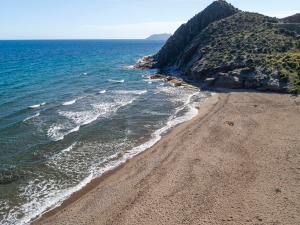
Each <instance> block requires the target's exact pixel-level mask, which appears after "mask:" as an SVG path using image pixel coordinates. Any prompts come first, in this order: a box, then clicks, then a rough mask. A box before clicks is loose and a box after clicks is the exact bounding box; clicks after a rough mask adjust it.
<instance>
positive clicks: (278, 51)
mask: <svg viewBox="0 0 300 225" xmlns="http://www.w3.org/2000/svg"><path fill="white" fill-rule="evenodd" d="M298 17H299V14H296V15H295V16H292V17H287V19H277V18H272V17H267V16H264V15H260V14H257V13H249V12H242V11H240V10H238V9H236V8H234V7H233V6H232V5H231V4H229V3H227V2H226V1H215V2H213V3H212V4H211V5H210V6H208V7H207V8H206V9H204V10H203V11H202V12H200V13H199V14H197V15H196V16H195V17H193V18H192V19H190V20H189V21H188V22H187V23H186V24H183V25H182V26H180V27H179V28H178V30H177V31H176V32H175V33H174V35H172V36H171V37H170V38H169V39H168V41H167V42H166V44H165V45H164V46H163V47H162V49H161V50H160V51H159V52H158V53H157V54H155V55H150V56H145V57H143V58H142V59H141V60H139V61H138V63H137V64H136V65H135V68H136V69H149V68H151V69H158V74H164V75H166V76H174V72H175V74H176V76H175V77H179V78H176V79H175V78H174V80H179V81H180V80H184V82H186V83H190V84H193V83H195V82H196V83H197V84H198V85H200V86H201V87H207V88H211V87H221V88H229V89H254V90H259V91H272V92H285V93H286V92H294V93H299V92H300V63H299V62H300V21H298ZM291 18H292V19H291Z"/></svg>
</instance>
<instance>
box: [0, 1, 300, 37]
mask: <svg viewBox="0 0 300 225" xmlns="http://www.w3.org/2000/svg"><path fill="white" fill-rule="evenodd" d="M212 2H213V1H212V0H151V1H150V0H0V39H2V40H3V39H111V38H113V39H119V38H124V39H131V38H132V39H135V38H146V37H147V36H149V35H151V34H154V33H173V32H174V31H175V30H176V29H177V28H178V27H179V25H180V24H182V23H184V22H186V21H187V20H188V19H190V18H191V17H192V16H194V15H195V14H197V13H198V12H200V11H202V10H203V9H204V8H205V7H206V6H208V5H209V4H210V3H212ZM228 2H230V3H231V4H233V5H234V6H235V7H237V8H239V9H241V10H244V11H254V12H259V13H263V14H266V15H271V16H277V17H285V16H288V15H292V14H295V13H297V12H298V13H300V0H228Z"/></svg>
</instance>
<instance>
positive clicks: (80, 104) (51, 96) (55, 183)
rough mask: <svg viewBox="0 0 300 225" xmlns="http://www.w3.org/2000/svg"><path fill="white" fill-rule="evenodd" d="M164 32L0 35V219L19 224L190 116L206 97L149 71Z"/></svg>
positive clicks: (194, 113)
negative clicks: (145, 36)
mask: <svg viewBox="0 0 300 225" xmlns="http://www.w3.org/2000/svg"><path fill="white" fill-rule="evenodd" d="M163 45H164V42H163V41H146V40H32V41H29V40H27V41H0V224H2V225H7V224H28V223H29V222H30V221H31V220H32V219H34V218H37V217H38V216H40V215H41V214H42V213H43V212H46V211H48V210H50V209H53V208H54V207H57V206H59V205H60V204H61V203H62V202H63V201H64V200H65V199H67V198H68V197H69V196H70V195H71V194H72V193H74V192H76V191H78V190H80V189H81V188H83V187H84V186H85V185H87V184H88V183H89V182H90V181H91V180H93V179H95V178H97V177H99V176H101V175H102V174H103V173H105V172H106V171H109V170H111V169H113V168H115V167H117V166H118V165H120V164H122V163H124V162H125V161H127V160H128V159H130V158H132V157H133V156H135V155H137V154H138V153H140V152H142V151H144V150H146V149H147V148H149V147H151V146H152V145H154V144H155V143H156V142H157V141H159V140H160V139H161V138H162V137H163V136H164V135H165V134H166V133H167V132H169V131H170V129H172V128H173V127H174V126H176V125H178V124H180V123H182V122H184V121H187V120H189V119H191V118H193V117H195V116H196V115H197V113H198V109H197V107H198V106H199V103H201V102H203V101H204V100H205V99H206V98H208V97H210V96H211V93H209V92H201V91H199V90H198V89H185V88H180V87H173V86H172V85H170V84H168V83H165V82H164V81H162V80H151V79H149V74H153V73H155V72H156V71H155V70H137V69H134V67H133V65H134V64H135V63H136V62H137V60H139V59H140V58H141V57H143V56H146V55H150V54H154V53H156V52H158V51H159V49H160V48H161V47H162V46H163Z"/></svg>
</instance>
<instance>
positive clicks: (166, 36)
mask: <svg viewBox="0 0 300 225" xmlns="http://www.w3.org/2000/svg"><path fill="white" fill-rule="evenodd" d="M171 36H172V34H167V33H164V34H152V35H151V36H149V37H147V38H146V40H163V41H166V40H168V39H169V37H171Z"/></svg>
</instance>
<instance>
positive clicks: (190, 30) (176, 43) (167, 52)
mask: <svg viewBox="0 0 300 225" xmlns="http://www.w3.org/2000/svg"><path fill="white" fill-rule="evenodd" d="M237 12H238V10H237V9H236V8H234V7H233V6H232V5H230V4H228V3H226V2H225V1H215V2H213V3H212V4H211V5H210V6H208V7H207V8H206V9H204V11H202V12H200V13H199V14H197V15H196V16H194V17H193V18H192V19H190V20H189V21H188V22H187V23H186V24H183V25H181V26H180V27H179V28H178V30H177V31H176V32H175V33H174V35H172V36H171V37H170V38H169V39H168V41H167V42H166V44H165V45H164V46H163V48H162V49H161V50H160V51H159V52H158V53H157V54H156V55H155V61H157V65H156V66H157V67H165V66H171V65H173V64H174V63H175V62H176V61H177V60H178V59H179V57H180V55H181V53H182V52H183V50H184V49H185V48H186V47H187V46H188V45H189V44H190V42H191V41H192V40H193V38H194V37H195V36H197V35H198V34H199V33H200V32H201V31H203V29H205V28H206V27H207V26H208V25H209V24H211V23H213V22H214V21H217V20H220V19H223V18H226V17H228V16H232V15H233V14H235V13H237Z"/></svg>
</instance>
